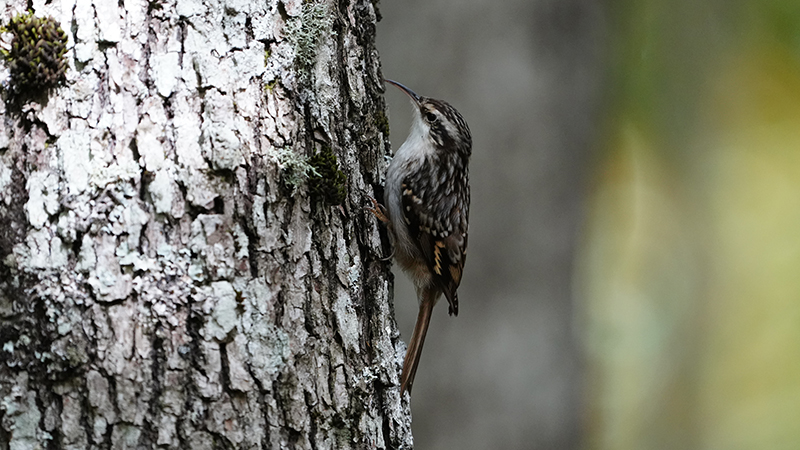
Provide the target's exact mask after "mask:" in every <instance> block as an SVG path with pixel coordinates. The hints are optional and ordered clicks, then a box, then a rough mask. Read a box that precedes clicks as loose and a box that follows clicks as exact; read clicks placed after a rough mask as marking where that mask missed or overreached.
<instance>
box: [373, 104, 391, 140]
mask: <svg viewBox="0 0 800 450" xmlns="http://www.w3.org/2000/svg"><path fill="white" fill-rule="evenodd" d="M375 125H376V126H377V127H378V131H380V132H381V133H383V135H384V136H385V137H389V119H388V118H387V117H386V113H385V112H383V110H382V109H379V110H378V112H377V113H375Z"/></svg>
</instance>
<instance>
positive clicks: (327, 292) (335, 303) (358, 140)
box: [0, 0, 411, 450]
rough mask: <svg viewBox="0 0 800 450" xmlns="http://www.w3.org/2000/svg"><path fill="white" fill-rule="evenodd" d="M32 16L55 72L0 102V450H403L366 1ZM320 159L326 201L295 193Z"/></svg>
mask: <svg viewBox="0 0 800 450" xmlns="http://www.w3.org/2000/svg"><path fill="white" fill-rule="evenodd" d="M33 6H34V8H33V10H34V12H35V13H36V14H37V15H51V16H53V17H54V18H55V19H57V20H59V21H60V22H61V23H62V24H63V28H64V30H65V31H66V32H67V34H68V35H69V40H70V42H69V45H70V48H71V50H70V52H69V54H68V56H69V58H70V70H69V72H68V73H67V83H66V85H65V86H64V87H61V88H59V89H58V90H57V91H55V92H54V93H53V94H52V95H51V96H50V98H49V101H48V102H46V104H44V105H40V104H37V103H28V104H25V105H23V106H22V107H21V108H12V107H5V106H0V108H2V110H0V113H2V120H3V125H2V127H0V449H5V448H9V449H14V450H17V449H29V448H31V449H35V448H64V449H67V448H71V449H85V448H97V449H101V448H102V449H105V448H113V449H128V448H131V449H132V448H176V449H193V450H200V449H215V448H226V449H228V448H230V449H240V448H242V449H244V448H247V449H255V448H263V449H279V448H318V449H347V448H354V449H355V448H357V449H365V448H379V449H380V448H409V447H410V446H411V436H410V416H409V412H408V405H407V404H403V403H401V399H400V395H399V390H398V386H397V384H398V371H399V359H400V358H401V357H402V344H401V343H400V340H399V335H398V332H397V329H396V324H395V322H394V319H393V312H392V304H391V290H392V282H391V278H390V276H389V275H388V272H387V265H386V264H387V263H385V262H381V261H380V260H379V258H380V257H381V255H382V254H383V253H385V249H384V248H383V246H382V241H381V237H380V234H379V226H378V225H377V224H376V221H375V220H374V218H372V217H370V216H368V215H367V214H365V213H364V211H363V209H362V206H363V205H364V204H365V203H364V195H366V194H370V195H374V194H373V191H372V186H373V185H379V184H382V179H381V176H382V174H383V173H384V171H385V168H386V158H385V155H386V154H388V148H389V146H388V136H387V135H386V133H387V131H386V130H387V128H386V126H385V115H384V103H383V99H382V94H381V92H382V90H383V88H382V82H381V75H380V66H379V61H378V55H377V52H376V50H375V48H374V30H375V22H376V12H375V10H374V7H373V5H372V4H371V3H370V2H369V1H366V0H351V1H345V2H334V1H328V0H325V1H321V0H320V1H305V2H304V1H300V0H293V1H283V2H277V1H274V0H272V1H262V2H252V1H244V0H228V1H219V2H216V1H199V0H165V1H152V2H147V1H144V0H124V1H123V2H119V3H117V2H115V1H111V2H110V1H107V0H95V1H89V0H78V1H77V2H76V1H75V0H64V1H60V2H52V3H49V4H45V3H44V2H43V1H34V2H33ZM26 7H27V3H26V2H25V1H17V0H15V1H12V2H11V3H10V4H9V5H8V6H5V7H2V8H0V15H2V20H3V21H5V20H8V18H9V17H11V15H12V14H15V13H17V12H20V11H24V9H25V8H26ZM2 76H5V74H2V73H0V77H2ZM4 100H5V99H4ZM325 149H331V150H332V151H333V153H334V154H335V155H336V156H337V159H338V166H339V168H340V169H341V170H342V171H343V172H344V173H345V175H346V176H347V181H346V192H347V194H346V198H345V200H344V201H343V202H342V204H341V205H332V204H330V202H328V201H326V200H325V199H322V198H317V197H315V196H312V195H310V194H309V190H310V189H309V179H308V176H309V171H308V170H307V166H305V164H306V163H307V158H308V157H309V156H310V155H312V154H313V153H315V152H319V151H324V150H325ZM383 242H384V243H385V239H384V241H383Z"/></svg>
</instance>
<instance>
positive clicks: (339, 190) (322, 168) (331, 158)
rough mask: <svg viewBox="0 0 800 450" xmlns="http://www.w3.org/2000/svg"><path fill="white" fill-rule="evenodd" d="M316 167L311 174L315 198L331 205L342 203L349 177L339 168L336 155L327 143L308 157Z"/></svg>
mask: <svg viewBox="0 0 800 450" xmlns="http://www.w3.org/2000/svg"><path fill="white" fill-rule="evenodd" d="M308 163H309V165H311V167H313V168H314V171H313V172H311V176H309V179H308V182H309V188H310V189H311V196H312V197H313V198H317V199H321V200H323V201H324V202H325V203H327V204H329V205H341V204H342V203H344V200H345V198H346V196H347V189H346V185H347V177H346V176H345V175H344V173H343V172H342V171H341V170H339V165H338V164H337V161H336V155H334V154H333V151H332V150H331V148H330V147H328V146H327V145H325V146H323V147H322V148H321V149H320V151H318V152H317V153H315V154H314V155H312V156H311V158H309V159H308Z"/></svg>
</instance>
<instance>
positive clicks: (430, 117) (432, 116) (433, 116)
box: [425, 112, 436, 122]
mask: <svg viewBox="0 0 800 450" xmlns="http://www.w3.org/2000/svg"><path fill="white" fill-rule="evenodd" d="M425 119H426V120H427V121H428V122H435V121H436V114H434V113H432V112H429V113H427V114H425Z"/></svg>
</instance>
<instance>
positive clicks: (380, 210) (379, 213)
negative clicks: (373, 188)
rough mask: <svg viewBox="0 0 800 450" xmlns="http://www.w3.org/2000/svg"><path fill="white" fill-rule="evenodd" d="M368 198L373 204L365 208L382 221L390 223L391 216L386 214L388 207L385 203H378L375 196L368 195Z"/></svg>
mask: <svg viewBox="0 0 800 450" xmlns="http://www.w3.org/2000/svg"><path fill="white" fill-rule="evenodd" d="M367 198H368V199H369V201H370V202H371V203H372V206H371V207H370V206H367V207H366V208H365V209H366V210H367V211H369V212H371V213H372V215H374V216H375V217H376V218H377V219H378V220H380V221H381V222H383V223H389V216H387V214H386V208H385V207H384V206H383V205H381V204H380V203H378V201H377V200H375V199H374V198H372V197H370V196H369V195H368V196H367Z"/></svg>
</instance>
